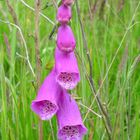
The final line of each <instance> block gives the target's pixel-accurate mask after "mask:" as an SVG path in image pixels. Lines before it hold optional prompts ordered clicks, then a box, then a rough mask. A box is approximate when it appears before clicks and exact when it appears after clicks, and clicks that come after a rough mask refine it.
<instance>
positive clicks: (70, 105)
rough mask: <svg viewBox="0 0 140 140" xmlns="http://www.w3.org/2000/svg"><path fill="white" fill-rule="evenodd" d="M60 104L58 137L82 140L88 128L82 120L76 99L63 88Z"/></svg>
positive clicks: (68, 139) (61, 139)
mask: <svg viewBox="0 0 140 140" xmlns="http://www.w3.org/2000/svg"><path fill="white" fill-rule="evenodd" d="M58 106H59V110H58V111H57V121H58V129H59V130H58V139H60V140H81V139H82V137H83V135H85V134H86V132H87V129H86V127H85V126H84V124H83V122H82V118H81V115H80V111H79V109H78V106H77V104H76V101H75V100H74V99H72V97H70V96H69V94H68V93H67V92H66V90H63V92H62V94H61V97H60V99H59V103H58Z"/></svg>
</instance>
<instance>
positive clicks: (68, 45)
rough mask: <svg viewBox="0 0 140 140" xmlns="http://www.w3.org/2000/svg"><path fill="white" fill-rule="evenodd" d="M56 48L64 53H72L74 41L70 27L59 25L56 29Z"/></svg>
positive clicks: (74, 45)
mask: <svg viewBox="0 0 140 140" xmlns="http://www.w3.org/2000/svg"><path fill="white" fill-rule="evenodd" d="M57 47H58V48H59V49H60V50H61V51H63V52H65V53H69V52H72V51H74V49H75V47H76V41H75V37H74V34H73V32H72V30H71V28H70V26H68V25H61V26H60V27H59V28H58V34H57Z"/></svg>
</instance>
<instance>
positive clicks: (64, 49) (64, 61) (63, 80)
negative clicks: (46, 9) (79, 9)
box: [31, 0, 87, 140]
mask: <svg viewBox="0 0 140 140" xmlns="http://www.w3.org/2000/svg"><path fill="white" fill-rule="evenodd" d="M73 1H74V0H62V5H61V6H60V7H59V8H58V12H57V20H58V22H60V27H59V28H58V35H57V42H56V44H57V47H56V49H55V66H54V68H53V70H52V71H51V73H50V74H49V75H48V76H47V77H46V79H45V80H44V82H43V84H42V85H41V87H40V89H39V91H38V95H37V97H36V99H35V100H33V101H32V104H31V109H32V110H33V111H34V112H35V113H36V114H37V115H38V116H39V117H40V118H41V119H42V120H49V119H51V118H52V117H53V116H54V115H55V114H56V116H57V122H58V139H59V140H82V137H83V136H84V135H85V134H86V132H87V128H86V127H85V126H84V124H83V122H82V118H81V115H80V111H79V109H78V105H77V104H76V101H75V100H74V99H72V97H71V96H70V95H69V94H68V93H67V90H71V89H73V88H75V87H76V85H77V84H78V82H79V81H80V73H79V69H78V64H77V60H76V57H75V54H74V49H75V47H76V40H75V37H74V34H73V32H72V30H71V28H70V26H68V25H67V24H68V22H69V21H70V19H71V7H70V6H71V5H72V3H73Z"/></svg>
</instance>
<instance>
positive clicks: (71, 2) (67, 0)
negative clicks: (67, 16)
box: [62, 0, 74, 5]
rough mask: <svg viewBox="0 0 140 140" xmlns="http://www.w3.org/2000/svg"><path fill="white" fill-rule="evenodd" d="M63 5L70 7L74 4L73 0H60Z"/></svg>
mask: <svg viewBox="0 0 140 140" xmlns="http://www.w3.org/2000/svg"><path fill="white" fill-rule="evenodd" d="M62 1H63V4H65V5H72V4H73V3H74V0H62Z"/></svg>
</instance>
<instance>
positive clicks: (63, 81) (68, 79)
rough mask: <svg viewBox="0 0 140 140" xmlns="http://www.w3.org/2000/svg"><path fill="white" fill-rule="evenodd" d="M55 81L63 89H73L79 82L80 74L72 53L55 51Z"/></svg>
mask: <svg viewBox="0 0 140 140" xmlns="http://www.w3.org/2000/svg"><path fill="white" fill-rule="evenodd" d="M55 68H56V81H57V82H58V83H59V85H61V87H63V88H65V89H73V88H74V87H75V86H76V85H77V83H78V82H79V81H80V73H79V69H78V65H77V60H76V57H75V54H74V52H71V53H68V54H66V53H63V52H61V51H60V50H59V49H58V48H56V50H55Z"/></svg>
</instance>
